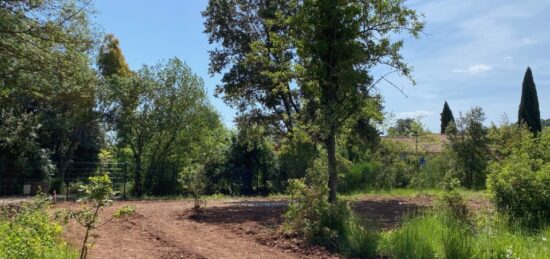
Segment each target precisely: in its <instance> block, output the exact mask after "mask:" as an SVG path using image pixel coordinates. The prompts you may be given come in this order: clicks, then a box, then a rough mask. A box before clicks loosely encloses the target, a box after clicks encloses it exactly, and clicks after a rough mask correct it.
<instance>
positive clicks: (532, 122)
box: [518, 67, 542, 133]
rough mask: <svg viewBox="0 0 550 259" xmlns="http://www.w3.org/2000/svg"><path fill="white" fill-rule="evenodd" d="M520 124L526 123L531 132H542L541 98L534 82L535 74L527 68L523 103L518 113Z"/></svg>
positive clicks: (522, 97) (522, 91)
mask: <svg viewBox="0 0 550 259" xmlns="http://www.w3.org/2000/svg"><path fill="white" fill-rule="evenodd" d="M518 123H525V124H527V126H528V127H529V130H531V132H533V133H536V132H540V131H541V130H542V126H541V121H540V110H539V97H538V95H537V88H536V86H535V81H534V80H533V72H531V68H530V67H527V71H525V76H524V77H523V84H522V87H521V102H520V104H519V111H518Z"/></svg>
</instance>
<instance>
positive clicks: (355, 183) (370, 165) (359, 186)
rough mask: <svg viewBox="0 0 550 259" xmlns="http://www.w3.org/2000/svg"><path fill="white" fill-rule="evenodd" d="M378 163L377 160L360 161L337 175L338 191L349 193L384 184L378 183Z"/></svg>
mask: <svg viewBox="0 0 550 259" xmlns="http://www.w3.org/2000/svg"><path fill="white" fill-rule="evenodd" d="M380 167H381V166H380V164H379V163H377V162H374V161H372V162H362V163H357V164H354V165H353V166H351V167H350V168H349V169H348V170H346V171H344V172H343V173H342V174H340V175H339V179H338V191H339V192H340V193H351V192H354V191H361V190H364V189H366V188H381V187H384V185H385V184H381V183H380V179H379V178H380V175H379V174H380V172H381V171H380Z"/></svg>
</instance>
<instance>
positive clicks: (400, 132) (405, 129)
mask: <svg viewBox="0 0 550 259" xmlns="http://www.w3.org/2000/svg"><path fill="white" fill-rule="evenodd" d="M413 123H414V119H413V118H405V119H397V121H395V126H392V127H389V128H388V136H407V135H409V132H410V131H411V129H412V128H413V126H412V125H413Z"/></svg>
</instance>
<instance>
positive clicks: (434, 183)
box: [410, 153, 449, 188]
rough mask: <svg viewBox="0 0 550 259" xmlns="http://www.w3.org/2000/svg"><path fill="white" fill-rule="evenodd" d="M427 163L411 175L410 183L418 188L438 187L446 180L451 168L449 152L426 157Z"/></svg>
mask: <svg viewBox="0 0 550 259" xmlns="http://www.w3.org/2000/svg"><path fill="white" fill-rule="evenodd" d="M425 159H426V164H425V165H424V167H422V168H420V170H418V172H417V173H416V174H414V175H413V176H412V177H411V182H410V185H411V186H412V187H416V188H436V187H439V185H440V184H441V182H443V181H444V178H445V172H447V171H448V170H449V166H448V165H449V163H448V157H447V154H445V153H444V154H439V155H433V156H427V157H425Z"/></svg>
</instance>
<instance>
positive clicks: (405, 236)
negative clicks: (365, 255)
mask: <svg viewBox="0 0 550 259" xmlns="http://www.w3.org/2000/svg"><path fill="white" fill-rule="evenodd" d="M437 223H438V222H437V221H436V219H434V218H416V219H410V220H408V221H407V222H405V223H404V224H403V225H402V226H401V227H400V228H399V229H397V230H394V231H390V232H388V233H386V234H385V235H384V238H383V241H382V243H381V250H382V252H383V253H384V254H387V255H389V256H392V257H394V258H410V259H413V258H415V259H416V258H418V259H423V258H435V253H436V251H434V250H435V249H434V248H433V246H432V244H431V243H432V242H434V240H433V239H434V238H435V237H436V235H434V232H436V231H438V230H439V231H440V229H438V230H436V228H441V224H437ZM436 233H437V232H436Z"/></svg>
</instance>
